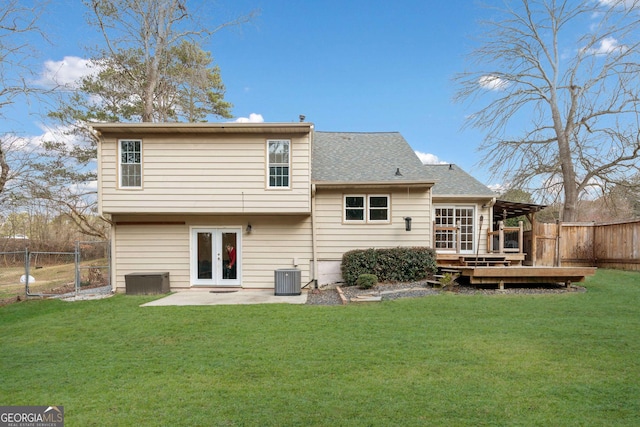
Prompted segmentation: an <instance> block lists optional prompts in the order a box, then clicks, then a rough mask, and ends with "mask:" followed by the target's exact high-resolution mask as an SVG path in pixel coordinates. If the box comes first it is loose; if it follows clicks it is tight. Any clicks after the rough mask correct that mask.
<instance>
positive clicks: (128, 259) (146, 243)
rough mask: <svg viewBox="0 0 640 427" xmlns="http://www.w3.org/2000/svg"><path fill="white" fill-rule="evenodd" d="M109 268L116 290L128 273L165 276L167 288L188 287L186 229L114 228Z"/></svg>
mask: <svg viewBox="0 0 640 427" xmlns="http://www.w3.org/2000/svg"><path fill="white" fill-rule="evenodd" d="M113 264H114V266H115V268H116V271H115V283H116V287H117V288H118V290H121V291H124V289H125V275H126V274H129V273H148V272H169V280H170V282H171V288H176V287H178V288H180V287H188V286H189V229H188V227H187V226H186V225H148V224H145V225H116V227H115V231H114V254H113Z"/></svg>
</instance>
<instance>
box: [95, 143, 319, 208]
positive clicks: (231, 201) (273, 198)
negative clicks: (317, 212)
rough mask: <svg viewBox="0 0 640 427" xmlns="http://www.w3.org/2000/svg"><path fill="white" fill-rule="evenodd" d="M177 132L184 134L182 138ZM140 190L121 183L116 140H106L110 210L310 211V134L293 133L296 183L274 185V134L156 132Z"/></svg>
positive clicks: (147, 148)
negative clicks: (270, 179) (270, 146)
mask: <svg viewBox="0 0 640 427" xmlns="http://www.w3.org/2000/svg"><path fill="white" fill-rule="evenodd" d="M177 138H179V139H177ZM141 139H142V141H143V143H142V189H126V188H124V189H122V188H119V183H118V168H119V163H118V155H117V152H118V150H117V148H118V145H117V144H118V138H116V137H109V138H104V139H103V140H102V142H101V147H100V162H101V166H102V168H101V169H102V173H101V178H102V179H101V181H100V190H99V191H100V195H101V208H102V212H104V213H112V214H116V213H130V212H136V213H187V214H189V213H206V214H211V213H274V212H277V213H310V210H311V202H310V140H309V139H310V137H309V135H304V136H302V137H301V136H298V135H289V136H286V137H284V138H282V139H288V140H291V170H290V173H291V177H290V179H291V188H290V189H268V188H267V182H266V179H267V170H266V141H267V139H273V136H272V135H269V136H268V137H267V136H261V135H225V136H221V135H213V136H200V135H182V136H178V137H175V136H174V137H170V136H165V135H154V136H147V137H143V138H141Z"/></svg>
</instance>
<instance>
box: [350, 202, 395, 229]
mask: <svg viewBox="0 0 640 427" xmlns="http://www.w3.org/2000/svg"><path fill="white" fill-rule="evenodd" d="M389 217H390V216H389V196H386V195H346V196H344V221H345V222H349V223H351V222H361V223H386V222H389Z"/></svg>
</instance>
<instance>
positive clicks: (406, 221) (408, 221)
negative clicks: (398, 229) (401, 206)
mask: <svg viewBox="0 0 640 427" xmlns="http://www.w3.org/2000/svg"><path fill="white" fill-rule="evenodd" d="M404 229H405V230H406V231H411V217H410V216H405V217H404Z"/></svg>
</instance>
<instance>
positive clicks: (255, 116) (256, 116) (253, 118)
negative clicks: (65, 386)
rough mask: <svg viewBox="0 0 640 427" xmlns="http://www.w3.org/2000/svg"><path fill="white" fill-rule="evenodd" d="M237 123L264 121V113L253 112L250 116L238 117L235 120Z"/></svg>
mask: <svg viewBox="0 0 640 427" xmlns="http://www.w3.org/2000/svg"><path fill="white" fill-rule="evenodd" d="M235 122H236V123H264V118H263V117H262V114H256V113H251V114H249V117H248V118H247V117H238V118H237V119H236V120H235Z"/></svg>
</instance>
